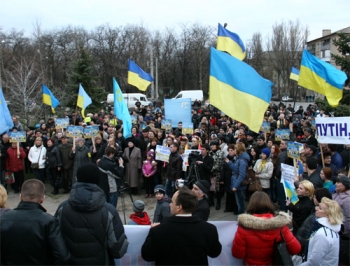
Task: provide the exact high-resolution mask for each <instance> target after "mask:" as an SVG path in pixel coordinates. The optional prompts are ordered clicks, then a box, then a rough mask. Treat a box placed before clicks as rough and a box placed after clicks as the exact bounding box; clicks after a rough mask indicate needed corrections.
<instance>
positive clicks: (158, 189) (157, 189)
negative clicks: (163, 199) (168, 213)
mask: <svg viewBox="0 0 350 266" xmlns="http://www.w3.org/2000/svg"><path fill="white" fill-rule="evenodd" d="M156 193H162V194H164V195H165V187H164V186H163V185H156V187H155V188H154V194H156Z"/></svg>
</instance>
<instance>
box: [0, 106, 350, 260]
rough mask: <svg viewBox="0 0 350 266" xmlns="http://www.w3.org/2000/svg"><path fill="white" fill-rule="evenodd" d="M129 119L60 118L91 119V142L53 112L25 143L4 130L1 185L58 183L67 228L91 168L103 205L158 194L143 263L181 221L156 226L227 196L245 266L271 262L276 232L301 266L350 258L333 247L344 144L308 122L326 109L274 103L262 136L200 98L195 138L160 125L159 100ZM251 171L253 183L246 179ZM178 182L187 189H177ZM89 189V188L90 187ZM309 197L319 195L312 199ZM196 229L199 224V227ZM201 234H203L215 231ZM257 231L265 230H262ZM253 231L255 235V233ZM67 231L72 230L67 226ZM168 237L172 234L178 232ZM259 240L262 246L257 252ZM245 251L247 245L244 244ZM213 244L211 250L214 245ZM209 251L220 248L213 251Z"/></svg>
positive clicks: (343, 231)
mask: <svg viewBox="0 0 350 266" xmlns="http://www.w3.org/2000/svg"><path fill="white" fill-rule="evenodd" d="M131 115H133V117H136V119H135V120H133V125H132V131H131V136H130V137H128V138H124V137H123V126H122V121H121V120H119V119H118V118H116V117H115V116H114V115H113V112H110V113H108V112H105V111H104V110H101V111H100V112H99V113H95V114H88V115H87V117H86V118H85V119H82V118H81V117H80V116H79V115H78V114H76V113H73V114H68V113H67V114H65V116H66V117H68V118H69V121H70V124H71V125H81V126H83V127H84V126H88V125H98V126H99V130H100V134H99V136H97V137H95V138H94V139H93V140H92V139H91V138H90V139H84V138H77V139H75V141H73V139H72V138H69V137H67V135H66V133H65V131H64V130H57V129H56V128H55V120H54V119H51V118H50V119H49V120H48V121H47V122H45V121H40V123H39V124H38V125H37V127H36V128H30V129H27V131H26V132H27V140H26V142H23V143H17V142H13V143H10V137H9V133H5V134H3V135H2V137H1V140H2V141H1V183H2V185H3V186H4V187H5V188H6V187H7V186H8V185H7V184H6V182H5V173H6V172H8V171H10V172H12V173H13V174H14V177H15V183H14V184H11V186H12V188H13V190H14V192H15V193H19V192H20V193H21V194H23V192H22V191H23V189H24V183H23V182H24V180H25V176H26V174H28V173H30V172H33V174H34V176H35V178H36V179H37V180H40V181H41V182H42V183H44V182H50V183H51V185H52V186H53V188H54V190H53V191H52V194H58V193H59V192H60V190H61V189H62V190H61V192H62V193H70V198H71V199H72V200H73V199H74V197H76V198H75V199H74V202H75V204H76V207H74V206H73V205H72V204H67V203H65V204H63V205H62V206H60V207H59V209H58V211H57V217H58V218H59V219H60V220H61V222H63V223H65V224H69V221H67V220H66V219H64V213H65V209H66V212H74V211H78V212H79V208H85V207H84V204H87V202H78V201H79V200H82V199H81V198H79V197H77V195H78V194H77V193H83V192H79V191H86V190H89V189H88V188H86V185H81V184H80V183H81V182H80V181H79V177H80V179H82V176H84V175H85V176H91V175H88V173H89V172H91V171H94V170H96V169H97V170H98V172H96V174H97V175H99V176H100V179H99V181H98V182H97V181H96V180H85V182H87V183H89V184H90V183H93V184H94V185H98V186H99V188H101V189H102V194H99V193H100V191H98V193H97V194H96V197H98V199H99V200H100V203H99V204H100V205H101V206H102V205H103V204H102V202H107V203H110V204H111V205H112V206H114V210H115V207H116V206H117V202H118V192H119V189H120V188H121V187H125V186H126V187H128V189H129V193H132V194H136V195H140V194H141V193H142V191H145V193H144V194H145V196H144V197H145V198H151V197H156V199H157V207H156V211H155V215H154V220H153V223H154V224H155V226H152V229H151V231H150V234H149V236H148V237H147V239H146V242H145V244H144V246H143V248H142V254H143V257H144V258H145V259H146V260H150V261H151V260H155V261H156V262H158V263H165V261H167V259H169V258H173V257H172V256H171V254H168V252H167V251H166V250H164V252H163V255H166V256H165V258H156V257H155V254H154V252H155V250H154V248H155V247H157V248H156V250H157V251H158V252H159V250H161V249H162V248H163V247H162V246H159V244H158V243H157V238H158V234H159V236H162V237H163V235H164V234H165V232H164V230H170V229H171V228H174V226H175V225H176V224H177V226H179V223H180V222H179V221H177V220H176V219H175V220H173V221H169V222H167V224H165V223H164V226H161V225H162V224H163V222H164V221H168V219H169V217H171V216H172V215H174V214H176V213H185V215H187V214H192V216H193V217H195V220H194V221H191V222H189V225H188V226H190V227H192V226H193V227H194V228H197V229H198V227H199V225H198V224H196V223H198V221H207V220H208V218H209V216H210V208H212V207H214V208H215V209H216V210H221V208H222V206H221V205H222V204H221V202H222V198H223V197H224V196H226V200H225V206H224V208H223V211H224V212H230V213H232V214H235V215H239V218H238V225H239V227H238V231H237V234H236V236H235V238H234V241H233V246H232V254H233V256H235V257H236V258H242V259H244V262H245V263H246V264H248V265H268V264H270V263H271V262H272V252H273V244H274V243H275V242H276V240H277V241H280V240H281V236H280V234H283V235H284V238H285V239H286V242H287V247H288V250H289V252H290V254H299V255H301V257H302V260H303V261H304V262H303V265H315V263H317V264H318V263H320V265H323V264H324V263H326V264H324V265H336V264H334V263H335V262H338V260H339V257H340V259H341V261H344V259H345V261H346V259H348V257H347V258H346V255H345V256H343V257H342V255H339V250H340V254H342V250H344V248H346V247H347V248H348V247H349V244H348V243H349V237H350V179H349V154H350V145H336V144H319V143H318V142H317V139H316V138H315V128H314V126H313V120H314V119H315V117H317V116H321V117H322V116H329V114H327V113H325V112H323V110H319V109H318V107H317V105H316V104H310V105H309V106H308V108H307V109H306V110H303V107H302V106H300V107H299V109H298V110H296V111H295V110H294V108H293V107H292V106H291V104H289V106H288V107H286V106H285V105H284V104H282V103H281V104H280V105H279V106H277V105H275V104H271V105H270V106H269V108H268V109H267V111H266V113H265V117H264V121H265V122H269V123H270V128H269V130H268V132H263V131H261V132H259V133H255V132H252V131H250V130H249V128H248V127H247V126H246V125H244V124H243V123H240V122H239V121H235V120H233V119H231V118H229V117H228V116H226V115H225V114H222V113H221V112H220V111H219V110H217V109H216V108H213V107H211V106H202V105H200V104H198V103H197V104H196V105H194V106H193V108H192V122H193V134H183V132H182V122H179V123H178V126H177V128H173V129H167V130H166V129H163V128H162V119H164V118H165V117H164V110H163V107H162V106H161V104H159V103H157V104H153V105H151V106H136V107H135V109H134V110H131ZM13 121H14V128H13V129H12V131H22V130H24V128H23V126H22V125H21V123H20V122H19V121H18V119H17V118H16V117H13ZM276 129H289V131H290V134H289V136H288V139H282V140H276V138H275V131H276ZM288 141H297V142H300V143H303V149H302V152H301V155H300V159H299V160H297V161H293V159H291V158H289V157H288V155H287V142H288ZM17 145H20V147H19V148H18V147H17ZM157 145H161V146H166V147H169V149H170V156H169V161H168V162H163V161H160V160H157V159H156V152H157ZM187 149H190V150H192V151H198V152H192V153H191V154H193V156H190V158H189V166H187V165H185V166H184V163H183V161H184V156H185V151H186V150H187ZM322 158H324V159H322ZM87 163H91V165H94V166H96V169H95V168H94V169H92V168H91V169H85V170H82V166H83V165H86V164H87ZM282 164H288V165H291V166H294V165H296V166H297V170H296V171H297V174H296V175H295V179H294V184H295V187H296V188H297V189H296V191H297V195H298V200H299V201H298V202H296V203H295V202H294V203H292V202H291V201H290V199H288V198H286V194H285V190H284V187H283V184H282V183H281V177H282V171H283V170H282ZM192 168H193V169H192ZM248 176H249V177H250V179H249V180H250V181H249V182H245V181H246V180H247V177H248ZM257 184H258V185H257ZM184 185H185V187H186V186H188V187H189V188H190V189H191V190H192V192H188V191H184V188H183V186H184ZM89 191H90V192H89V193H91V188H90V190H89ZM179 191H181V192H179ZM320 191H322V193H321V192H320ZM84 193H85V192H84ZM84 193H83V194H82V195H85V194H84ZM179 193H180V194H179ZM181 193H184V195H185V196H184V197H185V198H186V197H187V200H189V198H190V196H189V195H190V194H191V195H192V196H193V197H195V199H196V202H197V204H196V206H194V207H193V206H192V205H191V204H190V205H191V206H187V205H186V206H184V205H182V208H181V209H178V208H177V207H178V206H179V205H176V204H175V203H174V197H175V200H179V201H180V205H181V204H183V203H181V202H182V201H183V200H185V199H182V197H180V195H182V194H181ZM186 193H187V194H188V195H187V194H186ZM79 195H80V194H79ZM186 195H187V196H186ZM316 195H323V197H322V198H319V197H318V198H317V200H316V199H315V197H317V196H316ZM102 196H103V199H104V201H102V199H101V197H102ZM326 198H327V199H326ZM171 199H173V201H171ZM246 202H248V206H247V207H246V205H247V203H246ZM316 203H317V204H316ZM142 204H143V203H142V202H137V203H135V204H134V211H135V213H134V214H133V216H132V218H131V223H132V224H149V223H150V221H149V219H146V218H147V217H148V215H147V213H144V212H143V207H144V206H142ZM103 206H104V205H103ZM89 207H91V208H93V206H89ZM105 208H107V207H105ZM107 209H108V210H106V211H107V212H108V211H109V212H111V213H112V216H113V215H114V216H117V214H115V213H114V211H112V210H110V209H109V207H108V208H107ZM277 211H279V212H277ZM287 211H290V212H291V213H292V220H290V217H289V216H288V215H287V214H286V213H285V212H287ZM101 215H102V214H101ZM145 215H147V217H146V218H145ZM62 217H63V218H62ZM141 218H142V219H141ZM94 219H95V218H94ZM180 220H181V219H180ZM138 222H139V223H138ZM159 223H160V225H159ZM191 223H193V225H190V224H191ZM289 223H291V224H292V228H293V229H292V231H290V229H289V228H288V226H287V225H288V224H289ZM77 226H79V225H78V224H77ZM158 226H159V227H158ZM202 226H203V228H204V227H205V226H206V225H205V226H204V225H202V224H201V225H200V227H202ZM167 227H169V229H167ZM158 228H163V229H158ZM102 229H103V228H102ZM102 229H101V230H102ZM69 230H72V229H69ZM171 230H173V229H171ZM187 230H188V229H186V230H185V231H187ZM203 230H208V232H210V231H211V230H212V229H209V228H208V229H203ZM261 230H264V232H268V233H266V234H265V233H264V234H261V233H259V231H261ZM252 231H257V232H256V233H254V234H252V233H251V232H252ZM70 232H71V231H70ZM174 232H176V231H174ZM65 234H68V235H69V231H66V233H65ZM333 235H334V237H333ZM197 236H198V235H197ZM212 236H213V234H212ZM170 237H176V233H174V236H173V235H170ZM78 238H79V237H78ZM214 238H215V233H214ZM333 238H334V239H333ZM67 239H68V240H67ZM316 239H317V241H322V240H319V239H327V243H328V244H327V245H326V244H325V241H324V243H323V244H324V245H323V246H322V248H324V249H325V250H326V249H327V252H326V251H325V254H324V256H323V257H322V256H320V255H316V253H317V252H318V251H317V249H318V245H316ZM335 239H338V240H335ZM339 239H341V241H339ZM65 240H66V241H68V242H69V244H68V247H69V246H70V245H73V244H74V243H75V241H79V239H74V237H71V236H68V238H65ZM337 241H338V242H337ZM261 242H264V244H261ZM260 244H261V245H262V246H264V247H263V248H261V245H260ZM243 247H246V248H244V250H243ZM70 249H72V247H71V248H70ZM215 249H216V250H218V246H216V247H215ZM220 250H221V248H220ZM254 250H259V251H258V252H254ZM252 254H254V255H252ZM208 255H209V256H210V255H212V256H217V255H218V254H217V252H216V251H215V252H214V251H213V253H211V254H208ZM347 255H348V254H347ZM344 257H345V258H344ZM173 259H175V258H173ZM203 263H204V264H205V261H203ZM322 263H323V264H322ZM175 264H176V263H175Z"/></svg>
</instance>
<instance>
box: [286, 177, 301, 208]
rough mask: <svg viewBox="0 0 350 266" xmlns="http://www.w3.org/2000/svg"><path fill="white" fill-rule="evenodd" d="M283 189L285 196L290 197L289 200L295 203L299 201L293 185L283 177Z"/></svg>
mask: <svg viewBox="0 0 350 266" xmlns="http://www.w3.org/2000/svg"><path fill="white" fill-rule="evenodd" d="M282 184H283V186H284V191H285V192H286V197H288V198H289V199H290V202H291V203H293V204H296V203H297V202H298V201H299V198H298V195H297V193H296V192H295V189H294V187H293V186H292V185H291V184H290V183H288V182H287V181H286V180H284V179H283V183H282Z"/></svg>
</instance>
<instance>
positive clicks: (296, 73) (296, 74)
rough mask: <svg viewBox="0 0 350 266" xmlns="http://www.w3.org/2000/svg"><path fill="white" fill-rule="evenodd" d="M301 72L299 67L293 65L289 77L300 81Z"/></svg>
mask: <svg viewBox="0 0 350 266" xmlns="http://www.w3.org/2000/svg"><path fill="white" fill-rule="evenodd" d="M299 73H300V70H299V69H296V68H294V67H292V71H291V72H290V76H289V78H290V79H293V80H295V81H298V80H299Z"/></svg>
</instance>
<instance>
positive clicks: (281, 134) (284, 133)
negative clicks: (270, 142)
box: [275, 129, 290, 141]
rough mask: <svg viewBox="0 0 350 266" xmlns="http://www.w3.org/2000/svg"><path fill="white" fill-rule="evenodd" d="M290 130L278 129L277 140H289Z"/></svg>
mask: <svg viewBox="0 0 350 266" xmlns="http://www.w3.org/2000/svg"><path fill="white" fill-rule="evenodd" d="M289 136H290V130H289V129H276V133H275V140H276V141H281V140H289Z"/></svg>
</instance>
